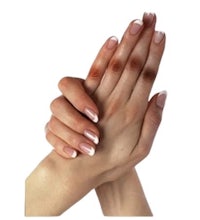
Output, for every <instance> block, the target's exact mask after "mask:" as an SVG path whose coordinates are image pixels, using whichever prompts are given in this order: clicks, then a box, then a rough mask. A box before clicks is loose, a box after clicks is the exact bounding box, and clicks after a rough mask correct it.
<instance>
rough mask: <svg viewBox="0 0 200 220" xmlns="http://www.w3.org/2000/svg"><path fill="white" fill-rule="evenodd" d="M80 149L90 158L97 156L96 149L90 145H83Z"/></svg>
mask: <svg viewBox="0 0 200 220" xmlns="http://www.w3.org/2000/svg"><path fill="white" fill-rule="evenodd" d="M79 147H80V149H81V150H82V151H83V152H85V153H86V154H88V155H89V156H93V155H94V154H95V150H94V148H93V147H92V146H90V145H89V144H86V143H82V144H80V145H79Z"/></svg>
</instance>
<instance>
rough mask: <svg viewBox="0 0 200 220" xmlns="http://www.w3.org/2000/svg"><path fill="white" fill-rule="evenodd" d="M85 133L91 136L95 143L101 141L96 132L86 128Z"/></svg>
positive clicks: (88, 136)
mask: <svg viewBox="0 0 200 220" xmlns="http://www.w3.org/2000/svg"><path fill="white" fill-rule="evenodd" d="M84 135H85V136H86V137H87V138H89V139H90V140H91V141H93V142H94V143H95V144H98V143H99V138H98V137H97V135H96V134H94V133H93V132H92V131H89V130H85V131H84Z"/></svg>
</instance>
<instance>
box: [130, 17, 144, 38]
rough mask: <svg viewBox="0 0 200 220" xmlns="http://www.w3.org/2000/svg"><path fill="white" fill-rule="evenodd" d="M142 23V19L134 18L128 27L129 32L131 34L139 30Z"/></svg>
mask: <svg viewBox="0 0 200 220" xmlns="http://www.w3.org/2000/svg"><path fill="white" fill-rule="evenodd" d="M142 25H143V21H142V20H139V19H138V20H135V21H133V22H132V24H131V27H130V33H131V34H132V35H135V34H137V33H138V32H139V30H140V28H141V26H142Z"/></svg>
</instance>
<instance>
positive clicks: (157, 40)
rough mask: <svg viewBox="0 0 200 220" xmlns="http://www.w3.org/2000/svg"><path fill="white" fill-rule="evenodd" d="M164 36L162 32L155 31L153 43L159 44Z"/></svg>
mask: <svg viewBox="0 0 200 220" xmlns="http://www.w3.org/2000/svg"><path fill="white" fill-rule="evenodd" d="M164 36H165V33H164V32H162V31H156V33H155V37H154V42H155V43H156V44H159V43H160V42H161V41H162V40H163V38H164Z"/></svg>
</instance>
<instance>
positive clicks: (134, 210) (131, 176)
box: [96, 169, 152, 216]
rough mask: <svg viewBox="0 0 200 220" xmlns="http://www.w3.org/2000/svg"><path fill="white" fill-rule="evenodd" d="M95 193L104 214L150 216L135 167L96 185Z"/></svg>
mask: <svg viewBox="0 0 200 220" xmlns="http://www.w3.org/2000/svg"><path fill="white" fill-rule="evenodd" d="M96 193H97V195H98V198H99V201H100V204H101V207H102V210H103V213H104V215H106V216H152V213H151V210H150V207H149V205H148V202H147V200H146V197H145V194H144V191H143V189H142V186H141V183H140V181H139V178H138V175H137V173H136V170H135V169H131V170H130V171H129V172H128V173H126V174H125V175H124V176H122V177H120V178H119V179H118V180H115V181H113V182H108V183H104V184H103V185H101V186H99V187H97V189H96Z"/></svg>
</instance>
